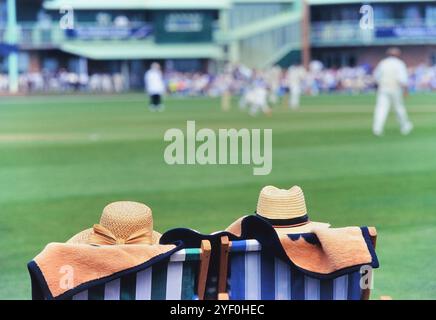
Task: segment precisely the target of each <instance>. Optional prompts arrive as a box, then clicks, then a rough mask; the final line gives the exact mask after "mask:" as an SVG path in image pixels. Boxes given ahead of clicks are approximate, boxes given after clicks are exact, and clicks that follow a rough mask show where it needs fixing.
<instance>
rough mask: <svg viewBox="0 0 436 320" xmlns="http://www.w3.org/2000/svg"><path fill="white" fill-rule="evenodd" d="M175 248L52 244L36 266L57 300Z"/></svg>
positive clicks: (36, 259)
mask: <svg viewBox="0 0 436 320" xmlns="http://www.w3.org/2000/svg"><path fill="white" fill-rule="evenodd" d="M175 248H176V246H175V245H143V244H140V245H134V244H130V245H108V246H92V245H86V244H65V243H50V244H48V245H47V246H46V247H45V249H44V250H43V251H42V252H41V253H40V254H38V255H37V256H36V257H35V259H34V262H35V263H36V264H37V266H38V268H39V269H40V271H41V273H42V275H43V277H44V280H45V282H46V284H47V286H48V289H49V290H50V293H51V294H52V296H53V297H57V296H59V295H61V294H63V293H65V292H66V291H68V290H70V289H73V288H75V287H77V286H79V285H81V284H84V283H86V282H89V281H92V280H97V279H101V278H104V277H107V276H110V275H112V274H114V273H117V272H119V271H123V270H126V269H129V268H133V267H136V266H138V265H140V264H143V263H146V262H147V261H149V260H151V259H153V258H155V257H158V256H159V255H162V254H165V253H168V252H170V251H172V250H174V249H175Z"/></svg>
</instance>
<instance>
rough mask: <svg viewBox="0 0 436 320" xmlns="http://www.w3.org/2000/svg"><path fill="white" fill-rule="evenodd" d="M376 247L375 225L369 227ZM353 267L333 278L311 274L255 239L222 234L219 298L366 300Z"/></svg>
mask: <svg viewBox="0 0 436 320" xmlns="http://www.w3.org/2000/svg"><path fill="white" fill-rule="evenodd" d="M368 230H369V233H370V236H371V240H372V242H373V245H374V247H375V242H376V237H377V233H376V229H375V228H368ZM361 276H362V275H361V274H360V272H359V271H354V272H351V273H349V274H344V275H342V276H339V277H336V278H334V279H328V280H326V279H319V278H316V277H312V276H308V275H306V274H305V273H303V272H302V271H300V270H298V269H297V268H295V267H291V266H290V265H289V264H287V263H285V262H284V261H282V260H280V259H279V258H277V257H275V256H273V255H271V254H270V253H269V252H264V251H262V246H261V244H260V243H259V242H258V241H257V240H254V239H250V240H237V241H229V239H228V237H226V236H223V237H221V256H220V273H219V280H218V292H219V294H218V298H219V299H220V300H228V299H230V300H367V299H369V295H370V289H363V290H361V289H360V280H361Z"/></svg>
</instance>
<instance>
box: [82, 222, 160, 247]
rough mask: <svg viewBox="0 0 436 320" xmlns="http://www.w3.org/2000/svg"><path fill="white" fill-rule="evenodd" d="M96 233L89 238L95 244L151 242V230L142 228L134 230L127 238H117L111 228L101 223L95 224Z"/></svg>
mask: <svg viewBox="0 0 436 320" xmlns="http://www.w3.org/2000/svg"><path fill="white" fill-rule="evenodd" d="M93 230H94V233H93V234H91V236H90V238H89V243H90V244H95V245H119V244H151V241H150V239H151V238H152V237H151V235H150V231H149V230H148V229H140V230H138V231H136V232H133V233H132V234H131V235H130V236H129V237H128V238H127V239H122V238H117V237H116V236H115V235H114V234H113V233H112V232H111V231H110V230H109V229H107V228H105V227H103V226H102V225H101V224H94V227H93Z"/></svg>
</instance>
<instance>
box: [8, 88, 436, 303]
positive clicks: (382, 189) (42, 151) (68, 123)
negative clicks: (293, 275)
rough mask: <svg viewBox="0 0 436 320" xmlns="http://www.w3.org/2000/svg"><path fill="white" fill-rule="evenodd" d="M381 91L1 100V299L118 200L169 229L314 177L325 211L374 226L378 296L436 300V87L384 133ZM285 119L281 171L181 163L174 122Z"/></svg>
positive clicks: (204, 225) (22, 291)
mask: <svg viewBox="0 0 436 320" xmlns="http://www.w3.org/2000/svg"><path fill="white" fill-rule="evenodd" d="M374 100H375V98H374V96H371V95H365V96H342V95H331V96H320V97H305V98H304V99H303V108H302V110H301V111H298V112H290V111H288V110H286V108H285V107H284V106H282V105H280V106H277V107H276V108H275V112H274V114H273V116H272V117H270V118H268V117H263V116H258V117H255V118H253V117H250V116H248V115H247V114H246V113H244V112H241V111H240V110H239V109H238V108H237V107H233V109H232V110H231V111H230V112H227V113H223V112H221V111H220V107H219V100H215V99H206V98H198V99H171V100H167V101H166V104H167V110H166V111H165V112H164V113H150V112H149V111H148V109H147V108H146V102H145V98H144V97H143V96H142V95H140V94H126V95H118V96H87V95H78V96H75V97H73V96H64V97H62V96H50V97H45V96H35V97H16V98H8V97H2V99H1V101H0V208H1V210H0V299H29V298H30V280H29V277H28V273H27V268H26V263H27V262H28V261H30V260H31V259H32V258H33V257H34V256H35V255H36V254H37V253H38V252H39V251H40V250H42V249H43V248H44V246H45V245H46V244H47V243H48V242H53V241H58V242H63V241H65V240H67V239H68V238H69V237H70V236H72V235H73V234H75V233H77V232H78V231H80V230H83V229H85V228H88V227H90V226H92V224H93V223H97V222H98V219H99V216H100V213H101V210H102V208H103V207H104V206H105V205H106V204H107V203H109V202H111V201H115V200H123V199H124V200H137V201H142V202H144V203H146V204H148V205H149V206H150V207H151V208H152V209H153V213H154V219H155V227H156V229H157V230H159V231H161V232H163V231H165V230H167V229H169V228H173V227H177V226H184V227H190V228H194V229H197V230H200V231H202V232H212V231H216V230H219V229H222V228H225V227H226V226H227V225H229V224H230V223H231V222H232V221H234V220H235V219H236V218H238V217H240V216H242V215H245V214H249V213H252V212H253V211H254V209H255V207H256V201H257V196H258V193H259V191H260V189H261V188H262V187H263V186H264V185H267V184H274V185H277V186H279V187H290V186H292V185H294V184H298V185H300V186H301V187H302V188H303V190H304V191H305V195H306V201H307V206H308V210H309V215H310V217H311V218H312V220H318V221H326V222H330V223H331V224H332V225H333V226H336V227H341V226H347V225H374V226H376V227H377V229H378V233H379V239H378V243H377V246H378V250H377V252H378V255H379V259H380V263H381V268H380V269H379V270H378V271H377V272H376V274H375V289H374V291H373V296H372V297H373V298H377V297H379V296H380V295H391V296H392V297H393V298H394V299H402V298H404V299H418V298H424V299H430V298H433V299H435V298H436V276H435V274H434V270H436V259H435V243H436V103H435V102H436V95H431V94H422V95H415V96H411V97H409V98H408V101H407V104H408V106H409V111H410V116H411V119H412V121H413V123H414V124H415V131H414V132H413V133H412V134H411V135H410V136H406V137H403V136H401V135H400V134H399V130H398V126H397V123H396V121H395V118H394V116H393V115H391V118H390V119H389V122H388V125H387V131H386V135H385V136H384V137H382V138H376V137H374V136H372V134H371V130H370V128H371V123H372V105H373V104H374ZM186 120H196V125H197V128H201V127H208V128H212V129H218V128H243V127H246V128H271V129H273V169H272V172H271V174H270V175H268V176H253V174H252V166H250V165H244V166H243V165H227V166H225V165H224V166H211V165H206V166H200V165H196V166H192V165H191V166H189V165H185V166H181V165H178V166H169V165H167V164H166V163H165V162H164V160H163V152H164V149H165V147H166V145H167V143H166V142H164V141H163V135H164V132H165V131H166V130H167V129H169V128H181V129H182V130H183V131H185V130H186V129H185V128H186Z"/></svg>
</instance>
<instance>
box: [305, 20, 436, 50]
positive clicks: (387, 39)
mask: <svg viewBox="0 0 436 320" xmlns="http://www.w3.org/2000/svg"><path fill="white" fill-rule="evenodd" d="M311 40H312V45H313V46H341V45H350V46H351V45H365V44H383V43H387V44H389V43H404V44H413V43H436V22H434V21H421V20H418V21H410V20H408V21H405V20H376V21H374V28H372V29H362V28H361V27H360V24H359V21H358V20H355V21H331V22H316V23H312V25H311Z"/></svg>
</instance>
